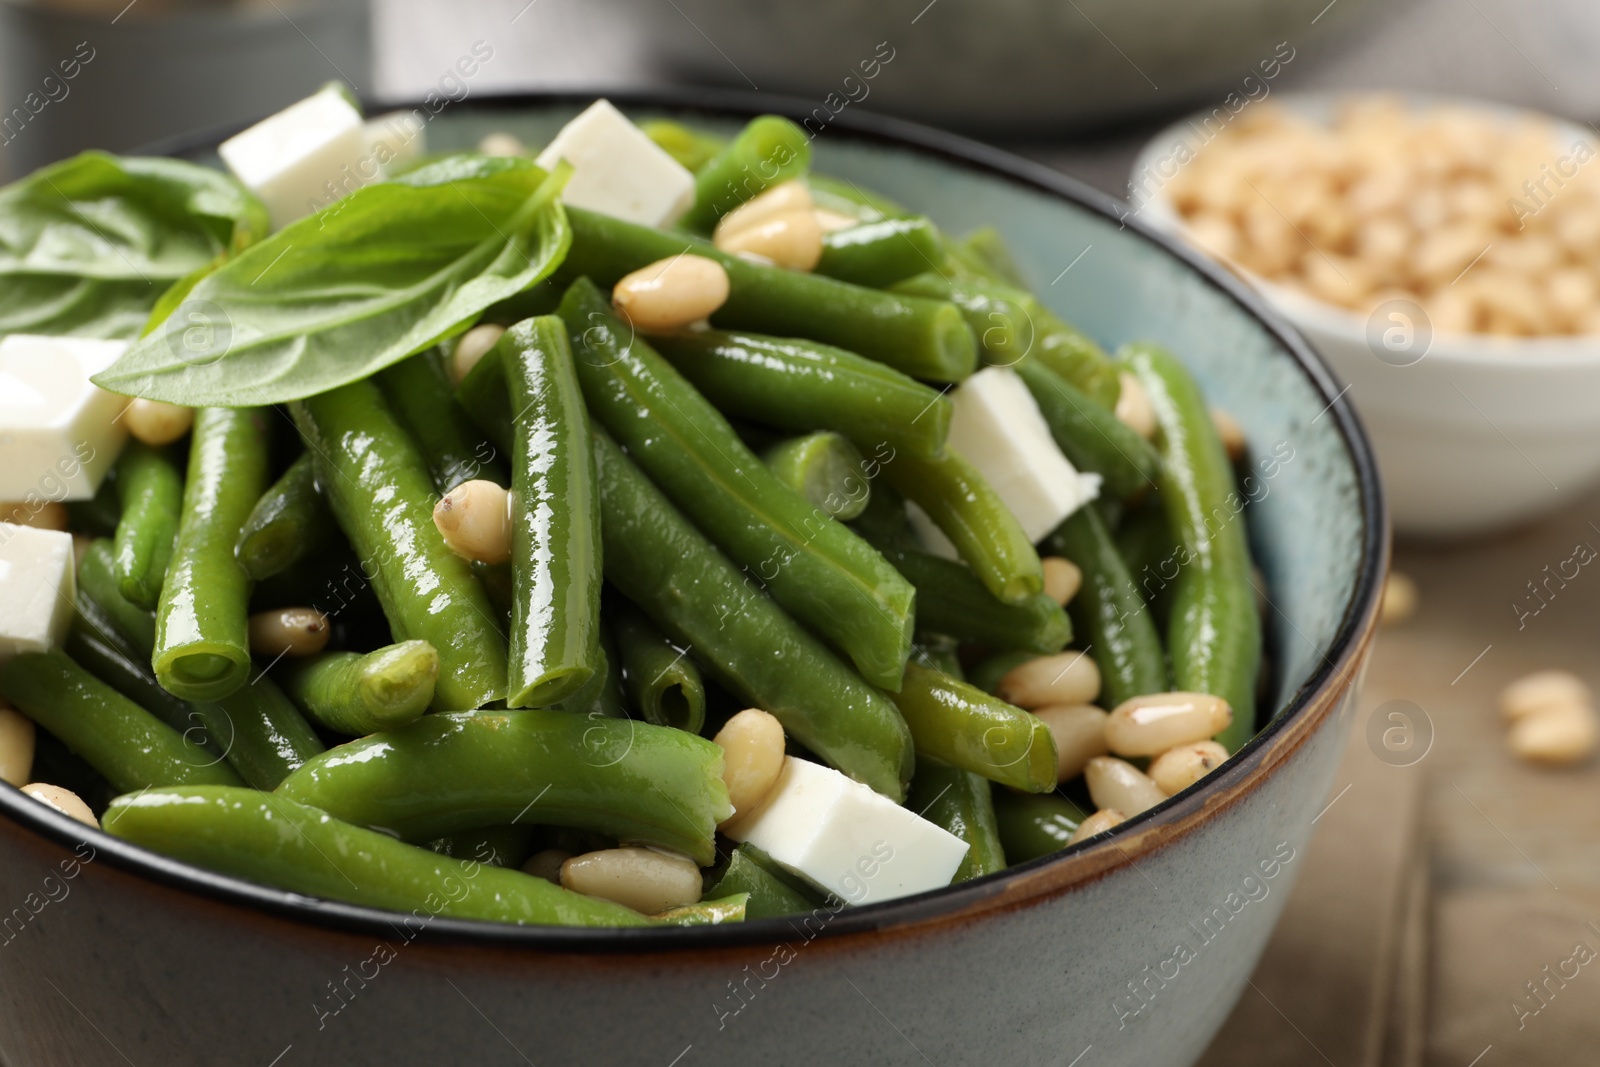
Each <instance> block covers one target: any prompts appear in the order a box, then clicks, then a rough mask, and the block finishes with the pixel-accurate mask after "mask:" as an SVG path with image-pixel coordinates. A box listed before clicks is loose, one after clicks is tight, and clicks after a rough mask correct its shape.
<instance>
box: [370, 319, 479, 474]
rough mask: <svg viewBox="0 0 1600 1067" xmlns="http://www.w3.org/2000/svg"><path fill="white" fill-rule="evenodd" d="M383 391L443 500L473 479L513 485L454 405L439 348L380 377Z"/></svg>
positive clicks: (423, 353)
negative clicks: (421, 456) (421, 457)
mask: <svg viewBox="0 0 1600 1067" xmlns="http://www.w3.org/2000/svg"><path fill="white" fill-rule="evenodd" d="M378 385H379V387H380V388H381V389H382V390H383V395H384V398H385V399H386V400H388V401H389V406H390V407H391V408H393V409H394V414H395V418H397V419H399V420H400V425H402V426H404V427H405V428H406V432H407V433H409V434H410V435H411V439H412V440H413V441H415V442H416V443H417V448H418V450H419V451H421V453H422V455H423V458H424V459H425V460H427V463H428V472H429V473H430V474H432V475H433V486H434V488H435V489H437V490H439V492H440V493H441V494H443V493H448V492H449V491H450V490H452V489H454V488H455V487H456V486H458V485H460V484H461V483H462V482H469V481H472V480H473V479H474V478H483V479H485V480H487V481H491V482H495V483H497V484H499V485H506V484H508V481H507V476H506V464H505V460H504V458H503V457H502V456H501V455H500V454H499V452H498V451H497V450H496V448H495V447H494V445H493V444H492V443H491V442H490V441H489V440H488V439H487V435H486V434H485V433H484V432H483V431H482V430H480V429H479V428H478V427H477V426H476V425H474V424H473V421H472V419H471V418H470V417H468V415H467V412H466V410H465V409H464V408H463V407H462V406H461V404H460V402H459V401H457V400H456V399H455V397H454V395H453V394H454V392H455V386H454V384H453V383H452V382H451V381H450V375H449V373H448V372H447V371H446V370H445V364H444V357H443V356H442V355H441V353H440V352H439V350H438V349H437V348H430V349H429V350H428V351H426V352H419V353H417V354H416V355H414V356H412V357H411V358H410V359H403V360H401V361H400V362H399V363H396V364H395V365H394V366H392V367H390V368H389V369H388V370H385V371H384V372H383V373H381V374H379V375H378Z"/></svg>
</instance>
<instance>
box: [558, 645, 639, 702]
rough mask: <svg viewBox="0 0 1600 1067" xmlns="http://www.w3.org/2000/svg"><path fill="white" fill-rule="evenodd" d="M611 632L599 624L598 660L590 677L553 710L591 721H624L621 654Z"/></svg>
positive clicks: (624, 697)
mask: <svg viewBox="0 0 1600 1067" xmlns="http://www.w3.org/2000/svg"><path fill="white" fill-rule="evenodd" d="M611 630H612V628H611V627H609V626H607V625H606V624H605V621H604V620H602V621H601V624H600V658H599V660H598V662H597V663H596V665H595V672H594V674H592V675H590V677H589V680H588V681H587V682H585V683H584V684H583V688H582V689H579V690H578V691H577V692H575V693H573V694H572V695H571V696H569V697H567V698H566V699H565V700H563V701H561V702H560V703H559V704H557V705H556V707H558V708H560V709H561V710H562V711H570V712H574V713H576V714H578V715H587V716H589V717H591V718H603V719H626V718H627V717H628V712H629V708H628V694H627V692H626V691H625V690H624V689H623V685H622V654H621V653H620V652H618V651H617V643H616V641H614V640H613V639H612V637H611Z"/></svg>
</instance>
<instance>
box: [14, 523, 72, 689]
mask: <svg viewBox="0 0 1600 1067" xmlns="http://www.w3.org/2000/svg"><path fill="white" fill-rule="evenodd" d="M76 590H77V586H76V581H75V578H74V569H73V557H72V535H71V534H69V533H61V532H58V531H56V530H36V529H34V528H33V527H31V526H13V525H12V524H11V523H9V522H0V605H3V607H4V610H0V664H4V663H6V662H8V661H9V660H11V659H12V658H13V657H15V656H20V655H22V654H23V653H24V652H48V651H49V650H50V649H52V648H54V647H55V646H56V645H58V644H60V643H61V642H62V641H63V640H64V639H65V638H66V636H67V628H68V627H69V626H71V625H72V612H73V606H72V605H73V600H74V598H75V597H76V595H77V592H76Z"/></svg>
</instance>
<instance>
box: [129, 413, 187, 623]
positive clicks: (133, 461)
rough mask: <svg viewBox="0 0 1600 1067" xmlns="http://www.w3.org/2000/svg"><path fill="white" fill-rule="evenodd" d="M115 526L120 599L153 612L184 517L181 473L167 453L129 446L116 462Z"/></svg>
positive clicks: (140, 443)
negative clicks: (118, 511)
mask: <svg viewBox="0 0 1600 1067" xmlns="http://www.w3.org/2000/svg"><path fill="white" fill-rule="evenodd" d="M116 487H117V495H118V497H119V498H120V499H121V502H122V515H121V518H120V519H119V520H118V522H117V532H116V542H115V546H114V548H113V566H114V568H115V571H116V575H117V584H118V586H119V587H121V589H122V595H123V596H125V597H127V598H128V599H129V600H131V601H133V602H134V603H135V604H137V605H139V606H140V607H141V608H144V609H145V610H146V611H153V610H155V607H156V605H157V604H159V603H160V602H161V586H162V583H163V582H165V581H166V577H167V567H168V566H169V565H170V564H171V562H172V549H173V545H174V543H175V542H176V541H177V539H178V524H179V522H180V521H181V520H182V517H183V471H182V470H180V469H179V468H178V463H177V460H176V458H175V457H174V454H173V450H171V449H156V448H151V447H150V446H149V445H146V444H143V443H142V442H139V441H129V442H128V444H127V447H126V448H124V449H123V452H122V457H121V458H120V459H118V460H117V477H116Z"/></svg>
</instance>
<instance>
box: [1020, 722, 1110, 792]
mask: <svg viewBox="0 0 1600 1067" xmlns="http://www.w3.org/2000/svg"><path fill="white" fill-rule="evenodd" d="M1034 714H1035V715H1037V716H1039V718H1041V719H1043V720H1044V724H1045V725H1046V726H1048V727H1050V736H1051V737H1054V738H1055V739H1056V781H1057V782H1065V781H1067V780H1068V779H1069V778H1076V777H1077V776H1078V775H1080V774H1082V773H1083V768H1084V766H1085V765H1087V764H1088V762H1089V761H1090V760H1091V759H1093V758H1094V757H1096V756H1104V755H1105V754H1106V753H1107V752H1109V751H1110V749H1108V748H1107V747H1106V713H1105V712H1104V711H1102V710H1100V709H1099V708H1097V707H1095V706H1093V705H1092V704H1056V705H1054V706H1052V707H1048V708H1040V709H1038V710H1037V711H1035V712H1034Z"/></svg>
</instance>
